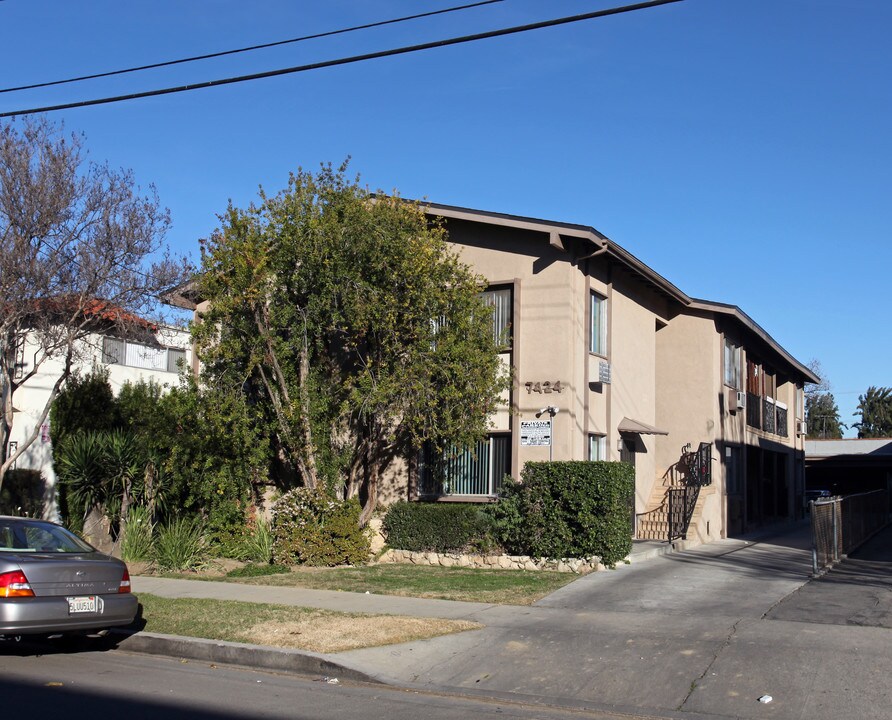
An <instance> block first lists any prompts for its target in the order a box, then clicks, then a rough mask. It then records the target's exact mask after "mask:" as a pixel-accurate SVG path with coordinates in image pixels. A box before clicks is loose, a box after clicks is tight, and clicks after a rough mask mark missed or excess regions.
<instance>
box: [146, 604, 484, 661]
mask: <svg viewBox="0 0 892 720" xmlns="http://www.w3.org/2000/svg"><path fill="white" fill-rule="evenodd" d="M139 602H140V604H141V605H142V617H143V620H144V621H145V623H146V626H145V628H144V629H145V630H146V631H148V632H156V633H164V634H167V635H185V636H187V637H198V638H206V639H209V640H227V641H231V642H244V643H252V644H255V645H272V646H275V647H286V648H296V649H301V650H310V651H312V652H320V653H334V652H341V651H344V650H355V649H357V648H364V647H375V646H378V645H391V644H394V643H401V642H409V641H411V640H422V639H425V638H431V637H437V636H438V635H447V634H450V633H455V632H462V631H464V630H475V629H478V628H480V627H481V626H480V625H479V624H477V623H473V622H469V621H466V620H442V619H437V618H413V617H403V616H398V615H364V614H361V613H340V612H332V611H330V610H315V609H311V608H300V607H291V606H287V605H267V604H262V603H246V602H236V601H234V600H208V599H202V598H176V599H172V598H163V597H158V596H157V595H150V594H148V593H140V595H139Z"/></svg>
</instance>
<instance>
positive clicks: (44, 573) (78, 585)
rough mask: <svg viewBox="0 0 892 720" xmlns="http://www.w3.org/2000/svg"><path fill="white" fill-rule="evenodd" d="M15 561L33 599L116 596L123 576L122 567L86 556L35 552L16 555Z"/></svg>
mask: <svg viewBox="0 0 892 720" xmlns="http://www.w3.org/2000/svg"><path fill="white" fill-rule="evenodd" d="M19 561H20V564H21V568H22V571H23V572H24V573H25V577H27V578H28V582H29V584H30V585H31V590H33V591H34V595H35V596H37V597H49V596H56V595H63V596H71V595H108V594H110V593H117V592H118V588H119V586H120V583H121V578H122V577H123V575H124V567H123V566H122V565H117V564H111V563H109V562H108V560H107V559H103V560H94V559H91V556H90V555H64V554H62V555H56V554H44V553H38V554H36V555H27V556H26V555H20V556H19Z"/></svg>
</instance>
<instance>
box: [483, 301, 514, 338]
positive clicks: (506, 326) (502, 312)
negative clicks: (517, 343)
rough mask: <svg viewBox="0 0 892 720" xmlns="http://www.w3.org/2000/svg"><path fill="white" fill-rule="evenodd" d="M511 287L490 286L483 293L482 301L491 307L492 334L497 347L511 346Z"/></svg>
mask: <svg viewBox="0 0 892 720" xmlns="http://www.w3.org/2000/svg"><path fill="white" fill-rule="evenodd" d="M511 294H512V293H511V288H510V287H502V288H490V289H489V290H487V291H486V292H484V293H483V302H485V303H486V304H487V306H489V307H490V308H492V334H493V339H494V340H495V341H496V344H497V345H498V346H499V347H511V325H512V322H511V312H512V309H513V307H512V305H513V302H512V297H511Z"/></svg>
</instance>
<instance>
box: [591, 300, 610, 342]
mask: <svg viewBox="0 0 892 720" xmlns="http://www.w3.org/2000/svg"><path fill="white" fill-rule="evenodd" d="M589 352H593V353H595V354H596V355H606V354H607V298H605V297H602V296H601V295H598V294H597V293H592V295H591V327H590V328H589Z"/></svg>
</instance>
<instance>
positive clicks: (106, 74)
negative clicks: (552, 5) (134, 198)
mask: <svg viewBox="0 0 892 720" xmlns="http://www.w3.org/2000/svg"><path fill="white" fill-rule="evenodd" d="M0 2H2V0H0ZM498 2H504V0H481V2H475V3H470V4H468V5H458V6H456V7H449V8H443V9H442V10H433V11H431V12H425V13H418V14H417V15H406V16H404V17H398V18H392V19H390V20H379V21H377V22H372V23H366V24H365V25H354V26H353V27H348V28H342V29H341V30H329V31H327V32H320V33H315V34H313V35H303V36H302V37H296V38H291V39H289V40H277V41H275V42H269V43H263V44H262V45H251V46H250V47H243V48H237V49H235V50H222V51H220V52H214V53H208V54H206V55H195V56H193V57H187V58H180V59H179V60H165V61H163V62H157V63H151V64H150V65H139V66H137V67H131V68H125V69H123V70H109V71H107V72H101V73H95V74H93V75H81V76H79V77H73V78H67V79H65V80H51V81H48V82H41V83H34V84H33V85H20V86H19V87H11V88H0V94H3V93H11V92H17V91H19V90H34V89H36V88H44V87H52V86H54V85H65V84H67V83H74V82H81V81H83V80H95V79H96V78H104V77H111V76H112V75H124V74H126V73H133V72H140V71H142V70H154V69H155V68H161V67H169V66H171V65H180V64H182V63H189V62H195V61H197V60H209V59H211V58H218V57H224V56H226V55H235V54H237V53H244V52H251V51H253V50H264V49H266V48H271V47H278V46H279V45H288V44H291V43H299V42H304V41H305V40H317V39H319V38H324V37H331V36H332V35H343V34H345V33H349V32H355V31H356V30H368V29H369V28H375V27H381V26H383V25H394V24H396V23H401V22H406V21H408V20H417V19H419V18H425V17H431V16H433V15H444V14H445V13H450V12H456V11H458V10H468V9H470V8H475V7H480V6H481V5H492V4H493V3H498Z"/></svg>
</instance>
